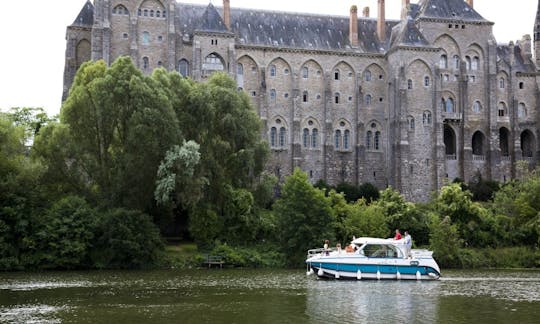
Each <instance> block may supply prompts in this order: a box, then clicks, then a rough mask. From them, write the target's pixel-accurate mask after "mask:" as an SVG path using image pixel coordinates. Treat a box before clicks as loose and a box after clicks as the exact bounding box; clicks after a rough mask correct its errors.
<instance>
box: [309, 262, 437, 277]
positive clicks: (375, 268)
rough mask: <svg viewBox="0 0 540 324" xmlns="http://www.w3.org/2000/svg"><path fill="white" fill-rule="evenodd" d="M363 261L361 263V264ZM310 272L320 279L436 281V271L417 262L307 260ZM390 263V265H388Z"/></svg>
mask: <svg viewBox="0 0 540 324" xmlns="http://www.w3.org/2000/svg"><path fill="white" fill-rule="evenodd" d="M362 261H363V262H362ZM306 263H307V264H308V266H309V268H310V271H309V273H314V274H316V275H317V276H318V277H321V278H332V279H349V280H363V279H374V280H437V279H439V277H440V273H439V271H438V269H435V268H434V267H432V266H430V265H428V264H423V263H422V262H421V261H419V260H358V261H357V262H351V261H349V262H346V263H344V262H343V263H340V262H335V261H334V262H332V261H330V260H324V259H315V260H307V261H306ZM389 263H390V264H389Z"/></svg>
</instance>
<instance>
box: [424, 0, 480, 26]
mask: <svg viewBox="0 0 540 324" xmlns="http://www.w3.org/2000/svg"><path fill="white" fill-rule="evenodd" d="M419 5H420V16H421V17H426V18H443V19H459V20H464V21H487V20H485V19H484V18H483V17H482V16H480V14H479V13H478V12H476V11H475V10H474V9H473V8H471V7H470V6H469V5H468V4H467V3H466V2H465V1H463V0H421V2H420V3H419Z"/></svg>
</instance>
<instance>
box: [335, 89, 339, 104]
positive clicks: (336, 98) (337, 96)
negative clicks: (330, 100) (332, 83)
mask: <svg viewBox="0 0 540 324" xmlns="http://www.w3.org/2000/svg"><path fill="white" fill-rule="evenodd" d="M334 102H335V103H337V104H338V103H339V92H336V93H335V94H334Z"/></svg>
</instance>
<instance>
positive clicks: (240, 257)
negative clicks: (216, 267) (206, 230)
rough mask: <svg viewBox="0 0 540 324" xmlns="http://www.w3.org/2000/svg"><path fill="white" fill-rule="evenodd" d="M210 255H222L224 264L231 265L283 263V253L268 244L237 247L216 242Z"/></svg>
mask: <svg viewBox="0 0 540 324" xmlns="http://www.w3.org/2000/svg"><path fill="white" fill-rule="evenodd" d="M210 255H219V256H221V257H223V260H224V261H225V264H226V265H227V266H233V267H250V268H260V267H263V268H277V267H283V266H284V265H285V261H284V260H285V258H284V255H283V254H281V253H279V252H277V251H276V248H272V247H270V248H269V247H268V246H257V247H253V248H239V247H232V246H229V245H225V244H218V245H217V246H216V247H215V248H214V249H213V250H212V251H211V252H210Z"/></svg>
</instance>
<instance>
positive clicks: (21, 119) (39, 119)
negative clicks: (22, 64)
mask: <svg viewBox="0 0 540 324" xmlns="http://www.w3.org/2000/svg"><path fill="white" fill-rule="evenodd" d="M9 117H10V118H11V119H12V120H13V122H14V124H15V125H16V126H22V127H24V130H25V143H29V142H32V140H33V139H34V137H35V136H36V135H37V134H38V133H39V131H40V129H41V128H42V127H43V126H46V125H47V124H49V123H51V122H53V121H55V119H54V118H50V117H49V116H48V115H47V113H46V112H45V111H44V110H43V108H30V107H15V108H11V109H10V113H9Z"/></svg>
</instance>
